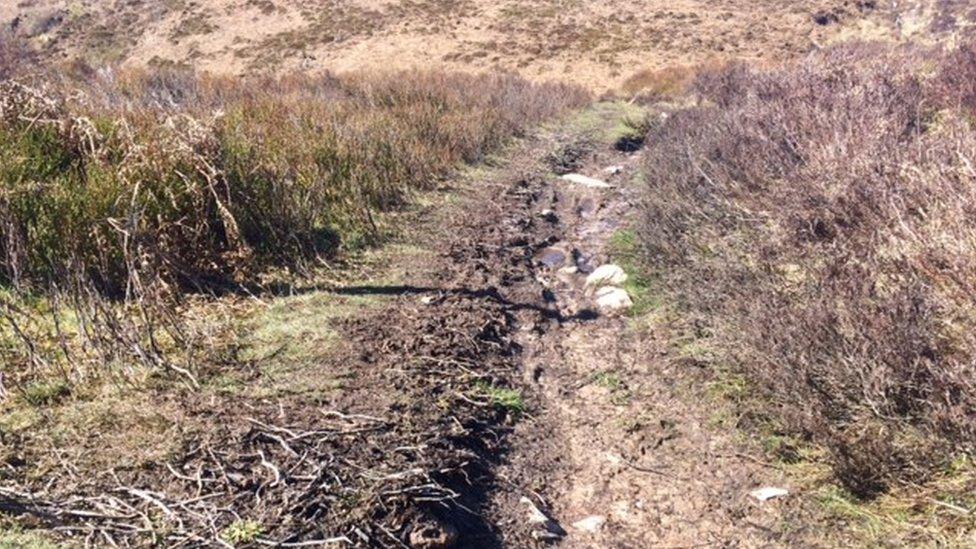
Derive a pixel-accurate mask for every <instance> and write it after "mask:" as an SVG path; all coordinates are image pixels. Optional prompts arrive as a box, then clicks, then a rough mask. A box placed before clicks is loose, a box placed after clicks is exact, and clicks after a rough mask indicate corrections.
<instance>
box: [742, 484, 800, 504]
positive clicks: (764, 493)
mask: <svg viewBox="0 0 976 549" xmlns="http://www.w3.org/2000/svg"><path fill="white" fill-rule="evenodd" d="M749 495H750V496H752V497H754V498H756V499H757V500H759V501H768V500H771V499H775V498H781V497H785V496H788V495H790V491H789V490H787V489H786V488H777V487H775V486H769V487H766V488H759V489H758V490H753V491H751V492H749Z"/></svg>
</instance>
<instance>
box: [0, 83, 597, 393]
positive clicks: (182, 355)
mask: <svg viewBox="0 0 976 549" xmlns="http://www.w3.org/2000/svg"><path fill="white" fill-rule="evenodd" d="M66 73H67V74H70V75H71V76H70V77H67V76H54V75H52V74H46V75H38V74H33V75H30V76H29V77H28V76H25V75H23V73H22V72H16V73H15V74H17V75H18V76H16V77H14V78H0V363H2V364H4V369H3V372H0V376H2V375H3V374H6V379H4V378H3V377H0V398H2V393H3V391H4V387H5V385H4V384H5V383H6V386H7V387H13V388H14V389H15V390H18V391H20V392H21V393H24V394H25V395H26V391H27V389H26V387H28V385H29V384H31V383H35V382H42V381H43V382H45V383H46V381H44V380H50V379H57V380H59V381H58V383H64V384H65V386H70V385H71V384H75V383H83V382H85V381H86V380H89V381H90V380H91V377H92V376H93V375H100V373H106V372H113V371H114V370H115V369H116V368H117V367H121V368H123V369H124V368H127V367H130V366H131V365H133V364H136V365H141V366H142V367H144V368H148V369H149V370H150V371H169V372H171V373H175V374H177V375H178V377H180V378H181V379H184V380H185V381H186V382H188V383H190V384H195V383H196V379H195V374H196V372H195V369H194V367H193V362H194V360H193V358H194V353H196V352H197V351H198V350H199V349H204V348H205V349H212V348H214V347H215V345H213V342H212V339H213V334H212V332H213V331H214V328H213V327H210V328H208V327H206V326H203V329H198V328H199V327H197V326H196V325H194V326H190V325H188V324H187V323H186V319H185V318H184V313H183V312H184V311H185V310H186V307H185V305H186V303H185V301H184V292H185V291H186V290H196V289H200V290H212V289H216V288H219V287H223V286H226V285H227V284H231V283H234V284H237V283H243V282H251V281H253V280H255V275H257V274H259V273H260V272H261V271H262V270H264V269H266V268H273V267H276V266H281V265H294V264H297V263H300V262H302V261H304V260H306V259H309V258H312V257H316V256H323V255H325V256H328V255H329V254H333V253H334V252H336V251H337V250H338V249H339V248H340V247H342V246H346V247H350V246H356V245H359V244H361V243H362V242H363V241H364V240H366V239H369V238H372V237H373V236H375V234H376V232H377V231H378V230H381V229H382V228H381V227H380V228H378V227H377V224H378V223H382V217H377V216H375V213H377V212H383V211H386V210H389V209H391V208H394V207H397V206H399V205H401V204H402V203H403V202H404V201H405V200H406V199H407V198H408V197H409V195H410V193H411V192H414V191H416V190H420V189H426V188H431V187H432V186H433V185H434V184H435V182H436V181H437V180H438V179H439V178H442V177H444V176H445V175H446V174H447V173H448V172H449V171H450V170H452V169H453V168H454V167H455V166H457V165H458V164H459V163H460V162H472V161H476V160H478V159H480V158H482V157H483V156H484V155H485V154H486V152H488V151H490V150H492V149H494V148H496V147H498V146H499V145H500V144H502V143H503V142H504V141H505V140H506V139H509V138H510V137H512V136H514V135H518V134H519V133H521V132H523V131H524V130H525V129H526V128H528V127H529V125H531V124H534V123H537V122H539V121H541V120H542V119H544V118H546V117H550V116H553V115H556V114H558V113H560V112H561V111H563V110H564V109H567V108H569V107H572V106H575V105H578V104H580V103H582V102H583V101H585V100H586V95H585V93H584V92H582V91H580V90H578V89H576V88H570V87H564V86H558V85H533V84H529V83H528V82H526V81H524V80H521V79H518V78H516V77H509V76H501V77H493V76H463V75H441V74H433V73H403V74H395V75H385V76H384V75H372V76H364V75H360V76H350V77H345V78H335V77H332V76H325V77H321V78H311V77H304V76H292V77H285V78H281V79H260V80H247V81H235V80H230V79H222V78H211V77H205V76H204V77H201V76H196V75H193V74H189V73H186V72H178V71H157V72H152V73H143V72H136V73H131V72H130V73H114V72H111V71H93V70H90V69H88V68H86V67H84V66H81V65H77V66H74V67H72V68H71V69H70V71H66ZM211 358H214V359H216V360H220V358H219V357H211ZM99 368H101V372H96V371H94V370H99ZM123 373H124V372H123ZM25 398H26V397H25Z"/></svg>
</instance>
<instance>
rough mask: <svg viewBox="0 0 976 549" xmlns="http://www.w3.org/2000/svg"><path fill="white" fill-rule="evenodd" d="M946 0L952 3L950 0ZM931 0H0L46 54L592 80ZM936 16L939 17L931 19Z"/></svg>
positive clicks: (738, 49)
mask: <svg viewBox="0 0 976 549" xmlns="http://www.w3.org/2000/svg"><path fill="white" fill-rule="evenodd" d="M948 4H951V3H948ZM948 4H947V3H946V2H940V1H937V0H927V1H923V2H913V3H911V5H907V4H906V5H904V6H903V5H901V3H894V4H893V3H890V2H875V1H861V0H803V1H797V2H782V1H778V0H762V1H756V0H748V1H746V0H677V1H670V2H664V1H661V0H636V1H633V0H628V1H623V0H612V1H604V0H601V1H594V0H536V1H533V2H525V1H522V0H383V1H367V0H347V1H335V0H203V1H196V2H189V1H185V0H166V1H158V2H149V3H146V2H136V1H132V0H112V1H103V0H97V1H96V0H72V1H69V0H30V1H26V2H9V3H8V5H0V25H4V26H10V27H13V28H14V30H15V32H16V33H17V34H19V35H21V36H24V37H27V38H28V39H29V40H30V41H31V42H32V44H33V45H34V46H36V47H38V48H39V49H41V50H43V51H44V52H45V54H46V55H48V56H52V57H59V58H61V59H64V60H70V59H73V58H75V57H82V58H84V59H86V60H88V61H90V62H93V63H102V62H113V63H114V62H122V63H125V64H127V65H133V66H146V65H156V66H163V65H178V66H192V67H195V68H201V69H205V70H210V71H215V72H220V73H228V72H231V73H234V74H241V73H256V72H257V73H265V72H276V73H277V72H281V71H283V70H290V69H302V70H316V69H326V70H333V71H341V70H361V69H375V68H380V67H382V68H387V67H388V66H390V65H393V66H395V67H397V68H418V67H422V68H431V67H434V68H443V69H450V70H462V71H472V70H478V71H481V70H487V69H491V70H496V71H507V72H516V73H518V74H521V75H523V76H526V77H529V78H535V79H544V80H552V79H572V80H573V81H574V82H576V83H580V84H583V85H585V86H587V87H589V88H591V89H593V90H597V91H601V92H602V91H606V90H608V89H614V88H616V87H617V86H619V85H620V84H621V83H622V82H623V81H624V80H625V79H626V78H627V77H628V76H629V75H630V74H632V73H633V72H636V71H638V70H642V69H644V68H646V69H651V70H655V69H660V68H663V67H665V66H667V65H672V64H679V65H682V64H692V65H693V64H697V63H699V62H701V61H703V60H706V59H709V58H712V57H720V58H723V59H729V58H735V59H750V60H762V61H775V60H779V59H782V58H784V57H788V56H790V55H793V54H795V53H802V52H805V51H808V50H809V49H811V48H813V47H815V45H816V44H826V43H829V42H831V41H833V40H835V39H837V38H839V37H850V36H861V37H886V38H899V37H901V36H903V35H920V36H931V35H933V34H951V33H952V32H955V31H956V30H957V28H959V27H962V26H965V25H968V24H970V21H969V17H968V16H967V13H966V9H965V7H964V6H951V5H948ZM936 29H937V30H936Z"/></svg>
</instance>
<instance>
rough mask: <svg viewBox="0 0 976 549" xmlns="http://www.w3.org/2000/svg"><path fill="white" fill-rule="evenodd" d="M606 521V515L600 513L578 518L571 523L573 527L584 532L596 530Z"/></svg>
mask: <svg viewBox="0 0 976 549" xmlns="http://www.w3.org/2000/svg"><path fill="white" fill-rule="evenodd" d="M606 522H607V517H604V516H600V515H593V516H589V517H586V518H585V519H583V520H578V521H576V522H574V523H573V528H576V529H577V530H582V531H584V532H590V533H593V532H596V531H597V530H599V529H600V528H602V527H603V525H604V523H606Z"/></svg>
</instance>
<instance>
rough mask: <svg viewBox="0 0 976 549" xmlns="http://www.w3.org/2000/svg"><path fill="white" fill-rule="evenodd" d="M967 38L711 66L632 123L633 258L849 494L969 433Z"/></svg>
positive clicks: (973, 69) (973, 415)
mask: <svg viewBox="0 0 976 549" xmlns="http://www.w3.org/2000/svg"><path fill="white" fill-rule="evenodd" d="M972 51H973V50H972V48H971V47H967V48H962V49H960V50H958V51H955V52H949V53H942V52H933V51H919V50H912V49H892V48H891V47H890V46H883V45H877V44H853V45H845V46H840V47H835V48H831V49H828V50H826V51H824V52H820V53H817V54H814V55H811V56H810V57H808V58H806V59H804V60H802V61H800V62H797V63H795V64H792V65H789V66H786V67H783V68H779V69H776V70H769V71H756V70H751V69H749V68H747V67H745V66H742V65H736V66H731V67H727V68H725V69H723V70H721V71H717V72H709V73H706V74H703V75H702V76H701V77H700V78H699V79H698V80H697V81H696V84H695V87H696V90H697V91H698V93H699V94H700V102H699V106H697V107H695V108H691V109H687V110H683V111H679V112H675V113H671V114H670V115H669V116H667V117H664V118H661V119H658V120H657V122H656V123H655V125H654V127H653V128H652V130H651V131H650V133H649V137H648V143H649V147H648V150H647V153H646V159H645V166H646V170H647V172H648V181H649V184H648V187H647V192H646V212H645V218H644V223H643V226H642V235H643V239H644V242H645V244H646V249H647V253H648V257H649V259H650V260H651V261H652V262H653V263H654V264H655V265H657V266H658V267H659V268H660V269H662V270H666V271H667V275H668V276H667V277H666V279H667V280H670V281H671V282H670V283H671V285H672V286H671V289H672V290H673V292H674V294H675V295H676V296H677V297H678V298H679V299H680V301H681V303H683V304H684V305H685V306H686V307H687V310H688V312H689V314H690V315H693V316H694V317H695V318H699V320H700V321H702V322H705V323H706V324H707V325H708V326H710V330H711V332H712V333H714V334H715V338H716V343H717V344H718V346H719V347H720V348H722V349H724V350H725V356H724V357H723V358H724V359H725V360H727V361H729V362H730V363H732V364H734V365H736V366H737V367H739V368H741V370H742V371H743V373H745V374H746V375H747V376H748V377H749V378H750V379H752V380H753V381H754V382H755V385H756V386H757V387H758V388H759V389H761V390H762V391H763V392H764V394H765V395H767V396H768V397H769V399H768V400H770V401H771V405H770V407H769V411H770V412H771V413H772V414H773V415H774V416H775V417H777V418H779V419H781V420H782V421H783V422H784V424H785V425H786V426H787V427H788V428H790V429H792V430H793V431H794V432H798V433H800V434H801V435H803V436H810V437H813V438H814V439H815V440H816V441H817V442H820V443H822V444H825V445H827V446H828V447H829V448H831V449H832V451H833V452H834V455H835V458H836V459H835V461H834V464H835V468H836V470H837V473H838V477H839V478H840V479H841V480H843V481H844V482H845V483H846V484H847V486H848V487H850V488H851V489H852V490H854V491H855V492H857V493H859V494H862V495H871V494H875V493H877V492H878V491H880V490H883V489H884V488H885V487H886V486H887V485H889V484H890V483H891V482H892V481H902V480H912V481H914V480H923V479H924V477H925V476H926V475H927V474H928V473H929V472H931V471H932V470H933V467H935V466H937V465H939V464H941V463H944V462H946V461H947V460H949V459H951V458H952V456H953V455H954V454H956V453H958V452H968V451H970V450H972V448H973V442H974V440H976V429H974V425H976V423H974V420H976V412H974V410H976V389H974V387H973V385H972V379H974V378H973V375H974V374H976V368H974V366H976V362H974V358H976V335H974V334H976V330H974V328H976V314H974V309H973V301H972V296H973V295H976V294H974V287H973V285H974V282H976V280H974V278H973V273H976V223H974V219H976V217H974V213H976V171H974V166H976V130H974V128H973V125H972V122H971V118H969V117H967V116H964V115H960V110H959V106H960V105H961V104H962V105H968V101H969V99H968V97H969V96H970V94H971V92H970V91H967V90H968V88H967V85H969V84H968V83H971V82H972V81H976V64H974V63H972V62H969V63H968V64H967V63H961V62H959V59H960V58H962V59H966V60H970V61H971V59H972V57H971V55H972V53H971V52H972ZM967 72H968V74H967Z"/></svg>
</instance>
